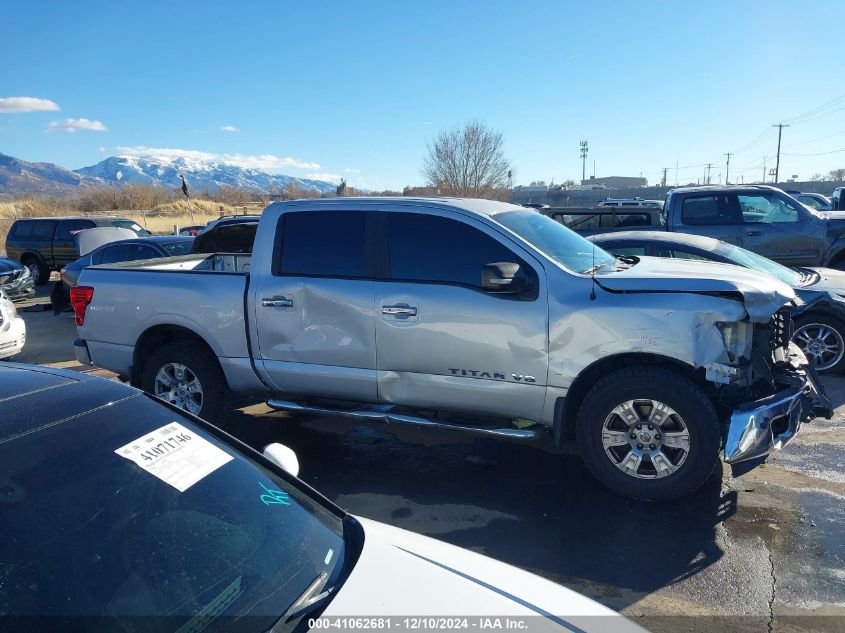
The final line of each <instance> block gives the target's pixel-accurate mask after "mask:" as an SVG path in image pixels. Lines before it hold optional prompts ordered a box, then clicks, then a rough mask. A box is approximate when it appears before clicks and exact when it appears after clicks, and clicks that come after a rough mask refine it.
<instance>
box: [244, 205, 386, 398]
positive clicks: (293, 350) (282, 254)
mask: <svg viewBox="0 0 845 633" xmlns="http://www.w3.org/2000/svg"><path fill="white" fill-rule="evenodd" d="M374 217H375V207H371V208H370V209H369V210H368V208H367V207H361V206H359V205H356V207H355V210H354V211H351V210H343V209H340V210H331V211H323V210H318V211H314V210H312V211H308V210H305V211H299V210H292V211H288V212H286V213H283V214H281V216H280V219H279V222H278V226H277V229H276V241H275V247H274V249H273V255H272V259H273V261H272V263H271V266H270V271H269V274H262V275H260V276H259V277H258V279H257V281H256V283H257V287H256V289H255V292H254V293H253V294H252V296H253V297H254V299H253V301H254V302H255V306H254V310H255V315H256V316H255V323H256V334H257V341H258V350H256V352H257V357H258V358H259V359H260V362H261V364H262V365H263V368H264V370H265V375H266V377H267V378H269V379H270V381H271V382H272V383H273V385H272V386H273V388H274V389H277V390H279V391H280V392H283V393H287V394H292V395H300V394H301V395H305V396H309V395H319V396H323V397H332V398H343V399H349V400H360V401H365V402H375V401H376V352H375V347H376V346H375V323H374V317H373V280H372V269H371V257H370V252H369V249H370V247H371V242H372V239H371V236H372V223H373V219H374Z"/></svg>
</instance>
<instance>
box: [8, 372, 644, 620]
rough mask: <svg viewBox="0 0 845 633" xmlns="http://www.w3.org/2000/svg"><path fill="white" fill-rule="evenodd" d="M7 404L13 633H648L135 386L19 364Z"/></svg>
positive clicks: (284, 453) (285, 453) (280, 449)
mask: <svg viewBox="0 0 845 633" xmlns="http://www.w3.org/2000/svg"><path fill="white" fill-rule="evenodd" d="M174 369H178V368H174ZM0 401H2V402H3V406H4V409H3V414H2V415H0V464H2V465H3V468H2V469H0V476H2V478H1V479H0V483H2V487H3V499H2V515H3V520H2V521H0V561H2V564H3V576H2V577H0V578H2V581H3V590H2V591H0V628H2V624H3V618H4V617H9V618H12V620H9V621H10V622H11V621H13V618H14V617H16V616H21V617H31V616H38V617H42V618H45V620H44V621H45V622H49V626H50V629H49V630H51V631H62V633H77V631H78V632H79V633H87V632H88V631H90V630H103V631H113V630H119V631H121V632H122V633H135V632H138V633H141V631H143V632H144V633H149V632H151V631H155V632H158V631H177V630H178V631H186V632H187V631H190V632H191V633H200V632H203V633H212V632H214V631H223V630H231V629H230V628H229V627H230V626H231V627H232V628H236V630H238V631H248V632H252V631H255V632H256V633H259V632H261V633H263V632H265V631H270V630H272V631H294V630H296V631H300V630H303V629H304V628H306V627H307V628H310V629H313V630H320V629H327V630H342V631H343V630H345V631H350V630H359V629H373V630H375V629H378V630H387V629H388V628H390V629H402V630H413V629H420V630H425V629H432V628H436V629H438V630H444V629H445V628H456V629H466V630H471V629H473V628H475V629H477V630H478V629H483V628H496V627H495V622H496V620H497V619H498V621H499V624H500V626H501V628H505V627H506V626H508V625H507V624H505V622H510V623H511V626H509V627H508V628H512V629H523V630H529V631H540V630H546V629H549V630H555V631H602V632H604V631H642V629H640V628H639V627H637V626H636V625H634V624H632V623H631V622H629V621H628V620H626V619H625V618H623V617H622V616H620V615H618V614H617V613H615V612H613V611H611V610H610V609H607V608H605V607H603V606H601V605H599V604H597V603H595V602H593V601H592V600H589V599H587V598H585V597H583V596H581V595H579V594H577V593H575V592H574V591H570V590H569V589H565V588H564V587H561V586H559V585H556V584H554V583H552V582H549V581H548V580H544V579H542V578H539V577H538V576H535V575H533V574H530V573H528V572H526V571H522V570H520V569H516V568H515V567H511V566H510V565H506V564H504V563H500V562H496V561H494V560H491V559H489V558H486V557H484V556H482V555H480V554H476V553H473V552H469V551H466V550H463V549H460V548H458V547H454V546H452V545H447V544H445V543H441V542H438V541H435V540H433V539H430V538H427V537H424V536H420V535H418V534H413V533H411V532H407V531H405V530H400V529H397V528H394V527H390V526H387V525H384V524H382V523H377V522H375V521H370V520H367V519H363V518H359V517H354V516H352V515H350V514H347V513H346V512H344V511H343V510H341V509H340V508H338V507H337V506H335V505H334V504H332V503H331V502H330V501H329V500H327V499H326V498H324V497H323V496H321V495H320V494H319V493H318V492H316V491H314V490H313V489H312V488H310V487H309V486H308V485H307V484H305V483H303V482H302V481H301V480H299V479H298V478H297V477H296V476H295V475H296V474H297V472H298V470H299V465H298V462H297V459H296V455H295V454H294V452H293V451H292V450H291V449H289V448H287V447H285V446H283V445H281V444H270V445H269V446H267V447H265V449H264V451H263V457H262V455H259V454H258V453H256V452H255V451H253V450H252V449H250V448H248V447H246V446H244V445H243V444H241V443H240V442H238V441H237V440H235V439H234V438H232V437H230V436H228V435H226V434H225V433H224V432H223V431H221V430H220V429H219V428H216V427H214V426H212V425H210V424H208V423H206V422H203V421H202V420H200V419H199V418H195V417H194V416H191V415H190V414H188V413H186V412H184V411H180V410H179V409H177V408H175V407H173V406H172V405H169V404H166V403H163V402H162V401H161V400H157V399H155V398H153V397H152V396H150V395H147V394H143V393H141V392H140V391H137V390H136V389H133V388H131V387H128V386H126V385H123V384H120V383H117V382H114V381H110V380H105V379H102V378H97V377H94V376H90V375H86V374H82V373H78V372H70V371H64V370H60V369H53V368H46V367H39V366H34V365H19V364H16V363H4V364H2V365H0ZM57 402H61V406H56V403H57ZM38 517H41V518H45V517H48V518H49V520H43V521H42V520H34V518H38ZM597 554H598V552H597ZM419 618H423V620H422V621H420V620H419ZM480 618H486V619H489V621H490V624H491V625H490V626H489V627H485V626H484V625H483V624H482V623H481V620H480ZM447 621H448V622H449V623H446V622H447ZM441 622H442V624H439V623H441ZM485 622H486V620H485ZM150 623H155V624H156V625H155V626H152V625H150V626H147V625H148V624H150ZM44 626H46V625H44ZM35 628H38V627H37V626H36V627H35ZM28 630H30V629H28Z"/></svg>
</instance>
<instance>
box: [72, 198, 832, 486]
mask: <svg viewBox="0 0 845 633" xmlns="http://www.w3.org/2000/svg"><path fill="white" fill-rule="evenodd" d="M71 301H72V303H73V306H74V311H75V318H76V323H77V326H78V335H79V338H78V339H77V340H76V341H75V342H74V346H75V350H76V356H77V359H78V360H79V361H80V362H81V363H83V364H90V363H96V364H97V365H99V366H101V367H104V368H107V369H110V370H112V371H114V372H116V373H118V374H119V375H120V376H121V377H123V378H124V379H126V380H128V381H130V382H131V383H132V384H133V385H137V386H140V387H142V388H143V389H144V390H146V391H148V392H150V393H152V394H155V395H156V396H158V397H160V398H163V399H165V400H167V401H169V402H171V403H173V404H175V405H177V406H179V407H181V408H184V409H186V410H188V411H190V412H191V413H195V414H198V415H200V416H201V417H204V418H206V419H209V420H211V421H215V422H220V421H221V420H223V419H224V416H225V415H226V412H227V411H228V409H229V408H230V407H231V397H232V395H233V394H261V395H262V396H263V397H264V398H266V399H267V403H268V404H269V406H271V407H272V408H275V409H277V410H284V411H292V412H305V413H318V414H329V413H330V414H333V415H341V416H348V417H350V418H353V419H359V420H361V419H365V420H376V421H385V422H402V423H410V424H417V425H423V426H429V427H440V428H448V429H456V430H464V431H471V432H474V433H480V434H485V435H488V436H493V437H501V438H512V439H531V438H536V437H537V436H539V435H540V434H544V433H551V434H552V435H553V437H554V439H555V441H556V442H558V443H560V442H562V441H563V440H565V439H567V438H570V437H572V436H574V437H575V438H576V440H577V442H578V446H579V449H580V453H581V455H582V456H583V459H584V461H585V463H586V464H587V466H588V467H589V468H590V470H591V471H592V472H593V473H594V474H595V475H596V477H597V478H598V479H599V480H601V481H602V482H603V483H604V484H606V485H607V486H609V487H611V488H612V489H614V490H616V491H618V492H620V493H622V494H626V495H630V496H635V497H643V498H655V499H656V498H674V497H678V496H681V495H684V494H686V493H688V492H690V491H691V490H693V489H695V488H696V487H698V486H699V485H700V484H702V483H703V482H704V481H705V480H706V479H707V477H708V476H709V474H710V473H711V472H712V470H713V468H714V466H715V465H716V464H717V463H718V459H719V454H720V450H722V449H724V457H725V460H726V461H728V462H729V463H735V462H741V461H744V460H752V459H755V458H762V457H763V456H765V455H766V454H767V453H768V452H770V451H772V450H775V449H779V448H781V447H782V446H783V445H785V444H786V443H787V442H789V441H790V440H791V439H792V438H793V437H794V436H795V434H796V433H797V431H798V429H799V428H800V426H801V424H802V423H803V422H805V421H807V420H808V419H810V418H813V417H817V416H819V415H824V416H828V417H829V416H830V415H831V409H830V402H829V401H828V399H827V398H826V396H825V394H824V393H823V391H822V390H821V388H820V387H819V386H818V385H817V383H816V381H815V378H814V375H813V373H812V371H811V370H809V369H808V365H807V361H806V358H805V357H804V356H803V354H802V353H801V352H800V350H798V348H797V347H795V346H794V345H790V343H789V339H790V333H791V316H792V315H791V311H798V310H800V308H796V307H794V306H795V294H794V292H793V290H792V289H791V288H789V287H788V286H786V285H785V284H782V283H781V282H779V281H777V280H775V279H773V278H771V277H767V276H761V275H759V274H757V273H754V272H752V271H748V270H745V269H741V268H738V267H734V266H726V265H719V264H710V263H706V264H703V263H698V262H695V261H674V260H671V261H670V260H664V259H658V258H647V257H643V258H639V259H638V260H637V261H634V260H627V261H626V260H625V259H624V258H623V259H616V258H614V257H612V256H611V255H609V254H608V253H606V252H605V251H603V250H602V249H601V248H598V247H596V246H594V245H592V244H590V243H589V242H587V241H586V240H585V239H584V238H582V237H581V236H579V235H577V234H575V233H573V232H572V231H570V230H568V229H567V228H565V227H563V226H562V225H561V224H559V223H557V222H555V221H554V220H552V219H550V218H548V217H546V216H545V215H542V214H540V213H537V212H536V211H533V210H529V209H525V208H524V207H519V206H515V205H511V204H505V203H500V202H492V201H487V200H462V199H424V198H422V199H415V198H406V197H402V198H361V199H355V198H329V199H318V200H303V201H294V202H284V203H276V204H273V205H270V206H269V207H267V209H266V210H265V211H264V213H263V214H262V216H261V219H260V220H259V223H258V229H257V233H256V237H255V244H254V249H253V252H252V254H251V255H250V254H226V253H214V254H210V255H187V256H182V257H171V258H168V259H160V260H147V261H143V262H126V263H117V264H110V265H101V266H93V267H90V268H86V269H84V270H83V271H82V273H81V276H80V278H79V282H78V285H77V286H76V287H75V288H74V289H73V291H72V293H71Z"/></svg>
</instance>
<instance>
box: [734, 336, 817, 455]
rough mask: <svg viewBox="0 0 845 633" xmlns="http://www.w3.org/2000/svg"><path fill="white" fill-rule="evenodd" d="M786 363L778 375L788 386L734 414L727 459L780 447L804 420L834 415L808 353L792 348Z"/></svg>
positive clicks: (765, 452)
mask: <svg viewBox="0 0 845 633" xmlns="http://www.w3.org/2000/svg"><path fill="white" fill-rule="evenodd" d="M790 348H792V346H790ZM802 361H803V362H802ZM786 365H787V366H786V367H784V368H780V369H778V371H777V376H776V379H777V382H778V383H779V384H781V385H787V386H786V388H784V389H782V390H781V391H778V392H777V393H775V394H773V395H771V396H769V397H767V398H763V399H761V400H757V401H755V402H751V403H748V404H747V405H743V406H741V407H739V408H738V409H737V410H736V411H734V412H733V414H732V415H731V418H730V422H729V423H728V433H727V438H726V440H725V461H726V462H727V463H729V464H736V463H737V462H742V461H745V460H749V459H754V458H755V457H762V456H763V455H767V454H769V453H771V452H772V451H779V450H780V449H782V448H783V447H784V446H786V445H787V444H788V443H789V442H790V441H791V440H792V438H794V437H795V436H796V435H797V434H798V431H799V429H800V428H801V424H802V423H803V422H805V421H807V420H810V419H812V418H816V417H820V416H821V417H825V418H827V419H830V418H831V416H832V415H833V408H832V407H831V404H830V399H829V398H828V397H827V394H826V393H825V391H824V389H823V388H822V386H821V385H820V384H819V383H818V380H817V379H816V376H815V372H813V370H812V369H810V368H809V366H808V365H807V362H806V358H805V357H804V355H803V354H802V353H801V352H800V351H798V352H797V354H796V351H795V350H793V349H790V362H789V363H788V364H786Z"/></svg>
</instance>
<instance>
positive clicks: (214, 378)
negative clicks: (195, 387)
mask: <svg viewBox="0 0 845 633" xmlns="http://www.w3.org/2000/svg"><path fill="white" fill-rule="evenodd" d="M170 363H178V364H180V365H184V366H185V367H187V368H188V369H189V370H190V371H191V372H192V373H193V374H194V375H195V376H196V379H197V380H198V381H199V383H200V385H201V387H202V402H201V407H200V409H199V411H198V412H196V413H195V415H198V416H199V417H201V418H202V419H204V420H206V421H208V422H211V423H212V424H216V425H221V424H223V423H225V421H226V418H227V417H228V414H229V412H230V411H231V410H232V409H233V408H234V394H233V393H232V392H231V391H230V390H229V385H228V384H227V383H226V377H225V376H224V375H223V370H222V369H220V364H219V363H218V362H217V358H216V357H215V356H214V354H212V353H211V352H210V351H209V350H208V348H206V347H205V346H204V345H202V344H201V343H196V342H193V341H187V340H183V341H173V342H171V343H166V344H165V345H162V346H161V347H159V348H158V349H157V350H155V351H153V352H152V353H151V354H150V355H149V356H148V357H147V360H146V362H145V363H144V367H143V369H142V370H141V388H142V389H143V390H144V391H146V392H147V393H150V394H153V395H156V394H155V380H156V375H157V374H158V372H159V370H160V369H162V367H164V366H166V365H168V364H170ZM164 399H165V400H167V398H164ZM182 408H185V407H182Z"/></svg>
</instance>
